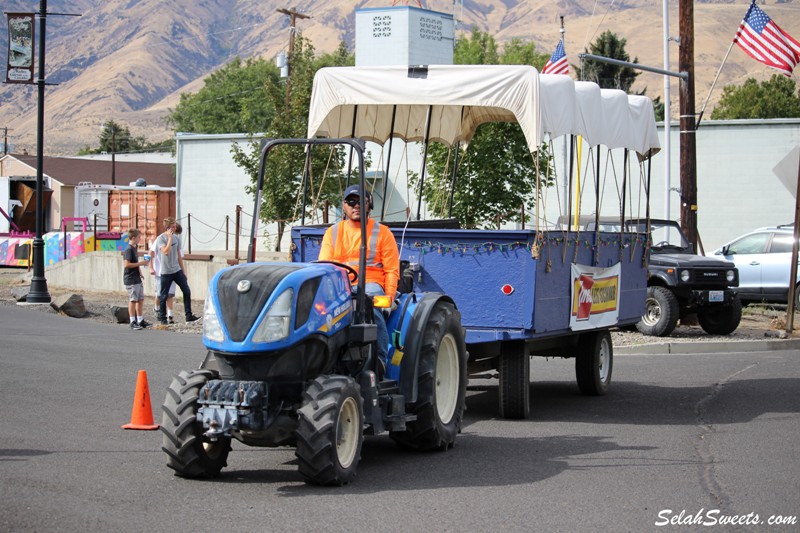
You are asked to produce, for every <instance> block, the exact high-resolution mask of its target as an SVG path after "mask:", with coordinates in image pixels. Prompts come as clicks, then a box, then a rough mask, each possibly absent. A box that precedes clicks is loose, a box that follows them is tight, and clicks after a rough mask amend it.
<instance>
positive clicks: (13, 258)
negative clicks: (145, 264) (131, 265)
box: [0, 231, 128, 267]
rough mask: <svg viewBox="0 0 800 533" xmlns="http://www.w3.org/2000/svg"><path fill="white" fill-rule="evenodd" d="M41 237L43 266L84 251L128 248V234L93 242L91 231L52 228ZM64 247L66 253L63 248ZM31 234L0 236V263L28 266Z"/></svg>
mask: <svg viewBox="0 0 800 533" xmlns="http://www.w3.org/2000/svg"><path fill="white" fill-rule="evenodd" d="M42 238H43V240H44V265H45V266H46V267H47V266H50V265H54V264H56V263H58V262H59V261H63V260H64V259H65V258H67V259H68V258H70V257H75V256H77V255H80V254H82V253H85V252H93V251H95V249H96V250H97V251H98V252H101V251H102V252H113V251H119V252H122V251H124V250H125V248H127V247H128V235H127V233H124V234H122V235H120V234H107V235H106V236H105V237H104V238H98V239H97V240H96V241H95V235H94V233H91V232H86V233H84V232H81V231H68V232H66V233H65V232H61V231H53V232H50V233H47V234H45V235H44V236H43V237H42ZM65 247H66V255H65V253H64V248H65ZM32 249H33V237H28V236H15V235H10V236H0V266H15V267H31V266H33V258H32V257H31V252H32Z"/></svg>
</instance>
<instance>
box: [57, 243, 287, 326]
mask: <svg viewBox="0 0 800 533" xmlns="http://www.w3.org/2000/svg"><path fill="white" fill-rule="evenodd" d="M258 260H259V261H288V260H289V257H288V254H268V253H264V254H259V256H258ZM184 266H185V267H186V270H185V273H186V277H187V279H188V281H189V288H190V289H191V290H192V300H204V299H205V297H206V295H207V294H208V284H209V282H210V281H211V278H212V277H214V274H216V273H217V272H218V271H219V270H222V269H223V268H225V267H226V266H228V264H227V259H226V258H225V257H216V256H215V257H213V258H212V259H211V260H210V261H201V260H191V259H187V260H185V261H184ZM122 270H123V268H122V252H91V253H85V254H81V255H79V256H77V257H72V258H70V259H67V260H66V261H60V262H58V263H56V264H54V265H52V266H48V267H46V268H45V279H47V284H48V286H53V287H62V288H65V289H75V290H76V291H103V292H119V293H120V301H121V302H122V303H121V304H120V305H127V303H125V302H126V301H127V300H126V298H127V293H126V292H125V285H123V283H122ZM142 274H143V275H144V293H145V300H147V301H150V297H151V296H153V295H154V291H155V286H154V283H153V276H151V275H150V272H149V270H148V269H147V268H145V267H142ZM180 295H181V291H180V289H178V294H177V296H179V297H180ZM145 309H147V308H145ZM200 311H202V309H195V310H194V313H195V314H196V315H197V314H200Z"/></svg>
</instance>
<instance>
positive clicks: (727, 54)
mask: <svg viewBox="0 0 800 533" xmlns="http://www.w3.org/2000/svg"><path fill="white" fill-rule="evenodd" d="M737 35H738V32H737ZM734 44H736V37H734V38H733V41H731V44H730V46H728V52H727V53H726V54H725V57H724V58H723V59H722V64H721V65H720V66H719V70H717V75H716V76H714V81H713V82H712V83H711V88H710V89H709V90H708V96H706V101H705V102H703V107H702V109H700V114H699V115H698V116H697V124H696V125H695V129H697V128H699V127H700V121H702V120H703V113H705V111H706V106H707V105H708V101H709V100H710V99H711V93H712V91H714V87H715V86H716V85H717V80H718V79H719V75H720V74H721V73H722V67H724V66H725V62H726V61H728V56H729V55H731V50H733V45H734Z"/></svg>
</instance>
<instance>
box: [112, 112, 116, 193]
mask: <svg viewBox="0 0 800 533" xmlns="http://www.w3.org/2000/svg"><path fill="white" fill-rule="evenodd" d="M116 157H117V128H116V127H114V126H112V127H111V185H116V184H117V159H116Z"/></svg>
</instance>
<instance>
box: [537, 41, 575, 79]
mask: <svg viewBox="0 0 800 533" xmlns="http://www.w3.org/2000/svg"><path fill="white" fill-rule="evenodd" d="M568 73H569V63H567V54H565V53H564V39H561V40H560V41H558V44H557V45H556V51H555V52H553V55H551V56H550V60H549V61H548V62H547V63H546V64H545V66H544V68H543V69H542V74H568Z"/></svg>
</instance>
